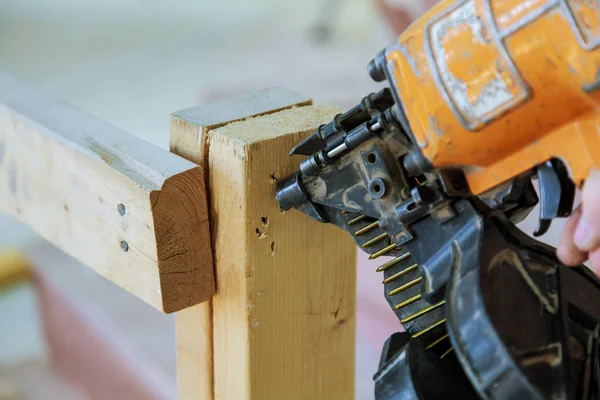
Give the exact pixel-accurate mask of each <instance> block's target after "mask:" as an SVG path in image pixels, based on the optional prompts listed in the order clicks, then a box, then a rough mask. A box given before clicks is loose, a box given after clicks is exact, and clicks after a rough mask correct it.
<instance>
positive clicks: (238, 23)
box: [0, 0, 561, 400]
mask: <svg viewBox="0 0 600 400" xmlns="http://www.w3.org/2000/svg"><path fill="white" fill-rule="evenodd" d="M432 3H435V0H395V1H386V0H302V1H294V2H292V1H284V0H219V1H208V0H194V1H192V0H176V1H165V0H143V1H142V0H120V1H116V0H102V1H100V0H88V1H76V0H53V1H43V0H38V1H32V0H0V69H2V70H5V71H6V72H8V73H10V74H12V75H13V76H15V77H17V78H18V79H20V80H22V81H24V82H26V83H29V84H31V85H34V86H37V87H38V88H40V89H42V90H44V91H46V92H48V93H49V94H51V95H53V96H55V97H58V98H62V99H64V100H66V101H68V102H70V103H72V104H73V105H75V106H76V107H78V108H81V109H83V110H84V111H86V112H88V113H90V114H92V115H94V116H96V117H98V118H100V119H103V120H105V121H107V122H109V123H111V124H113V125H116V126H117V127H119V128H121V129H124V130H125V131H128V132H130V133H132V134H134V135H136V136H138V137H140V138H142V139H144V140H146V141H148V142H150V143H153V144H155V145H157V146H160V147H162V148H165V149H167V148H168V124H169V115H170V113H171V112H173V111H176V110H180V109H184V108H188V107H192V106H194V105H199V104H202V103H208V102H212V101H215V100H219V99H222V98H225V97H229V96H234V95H237V94H242V93H247V92H251V91H254V90H258V89H263V88H266V87H273V86H280V87H285V88H287V89H290V90H294V91H297V92H300V93H303V94H305V95H308V96H311V97H313V99H314V100H315V102H317V103H328V104H333V105H337V106H341V107H344V108H347V107H350V106H352V105H354V104H355V103H356V102H357V101H359V100H360V99H361V98H362V97H363V96H364V95H365V94H367V93H370V92H371V91H374V90H377V88H378V85H377V84H375V83H373V82H372V81H371V79H370V78H369V77H368V75H367V73H366V64H367V63H368V61H369V60H370V59H371V58H372V57H373V56H374V55H375V54H376V52H377V51H379V50H380V49H381V48H382V47H384V46H385V45H386V44H389V43H390V42H391V41H393V40H394V39H395V37H396V36H397V35H398V33H399V32H401V31H402V30H403V29H404V28H405V27H406V26H407V25H408V24H409V23H410V21H411V20H413V19H414V18H416V17H418V16H419V15H420V14H421V13H422V12H423V11H425V10H426V9H427V8H428V7H429V6H431V4H432ZM535 214H536V212H535V211H534V215H533V216H532V217H531V218H529V219H528V221H526V222H525V223H524V229H525V230H526V231H527V232H532V231H533V229H534V225H535V223H536V221H535V218H536V217H535ZM560 225H561V224H556V225H555V226H554V228H553V229H552V231H551V233H550V234H549V235H548V236H547V239H548V240H549V241H550V242H551V243H553V242H555V241H556V237H557V234H558V232H559V231H560ZM8 249H21V250H22V251H23V252H24V253H25V254H26V255H27V256H28V257H29V259H31V260H32V261H33V264H34V265H35V267H36V270H38V271H39V273H36V274H35V280H36V282H37V283H38V287H39V288H41V289H39V293H37V294H36V292H35V291H34V289H33V288H32V286H31V285H29V284H19V285H12V286H10V287H4V288H2V287H0V399H9V398H10V399H12V398H27V399H44V400H45V399H86V398H90V396H89V393H86V389H84V387H85V388H89V387H94V385H96V386H101V385H102V374H100V373H96V374H95V375H96V377H95V378H94V379H95V380H94V379H92V381H91V382H90V381H86V382H85V385H82V384H78V383H77V378H80V377H81V376H84V375H85V374H84V372H85V371H72V370H68V368H67V370H61V371H60V373H57V372H56V371H57V369H56V368H53V364H55V363H59V364H60V363H61V362H62V361H65V360H62V359H61V357H68V356H69V355H68V354H66V352H64V348H65V346H66V343H68V345H69V346H71V347H73V346H80V345H81V348H79V347H78V351H80V352H84V353H85V352H90V356H91V357H95V356H96V355H95V354H94V351H96V352H97V353H98V352H100V351H102V349H106V348H112V349H118V351H116V352H115V353H114V354H112V353H111V354H108V355H107V354H106V353H105V354H103V355H102V357H98V360H99V361H98V365H97V366H96V367H97V368H96V369H97V371H100V370H103V366H104V365H103V364H102V363H103V362H105V361H106V359H107V357H108V359H109V360H112V361H115V360H118V362H116V363H113V365H118V367H113V370H112V371H110V370H108V371H107V372H104V373H112V374H120V373H123V380H127V379H129V378H128V377H127V376H126V372H124V371H125V370H129V369H127V367H128V366H131V367H132V368H133V369H134V370H136V371H137V374H138V375H139V376H138V377H137V378H140V379H141V380H142V381H148V382H150V384H151V388H150V389H148V388H146V389H143V388H139V392H130V393H129V394H128V395H127V396H129V397H126V396H125V395H124V397H123V398H129V399H131V398H150V397H148V396H150V394H148V393H146V392H144V390H150V392H152V393H153V394H154V395H156V396H155V397H154V396H153V397H151V398H157V399H159V398H160V399H175V398H176V383H175V343H174V329H173V318H172V316H166V315H162V314H159V313H158V312H157V311H155V310H153V309H151V308H150V307H149V306H146V305H145V304H142V303H141V302H140V301H138V300H136V299H135V298H133V297H132V296H130V295H129V294H128V293H125V292H124V291H122V290H120V289H118V288H116V287H115V286H113V285H112V284H111V283H110V282H108V281H106V280H104V279H103V278H101V277H100V276H98V275H96V274H95V273H94V272H92V271H91V270H89V269H87V268H83V267H81V266H80V265H78V264H77V263H76V262H75V261H73V260H71V259H70V258H68V257H66V256H65V255H63V254H61V253H60V252H59V251H57V250H55V249H53V248H52V247H50V246H49V245H48V244H46V243H45V242H43V241H42V240H41V239H39V238H38V237H36V236H35V235H34V234H32V233H31V232H30V231H29V230H28V229H26V228H25V227H24V226H22V225H21V224H19V223H18V222H16V221H14V220H12V219H10V218H9V217H7V216H4V215H2V214H0V253H2V252H3V251H6V250H8ZM23 262H25V261H23ZM1 266H2V265H1V261H0V267H1ZM375 267H376V265H373V264H370V263H369V262H368V261H367V260H366V257H365V256H364V255H362V254H360V255H359V276H358V283H357V284H358V338H357V339H358V340H357V361H358V362H357V382H356V385H357V399H371V398H373V394H372V391H373V385H372V381H371V377H372V375H373V373H374V372H375V371H376V369H377V363H378V359H379V352H380V349H381V346H382V344H383V341H384V340H385V339H386V338H387V337H388V335H389V334H391V333H392V332H394V331H396V330H398V329H399V323H398V322H397V320H396V319H395V317H394V316H393V314H392V313H391V311H390V310H389V307H388V306H387V303H386V302H385V300H384V298H383V288H382V285H381V283H380V280H381V277H380V276H378V275H377V274H376V273H375ZM36 295H37V296H39V297H40V298H41V301H40V302H39V303H38V302H37V300H36ZM71 299H77V301H72V300H71ZM38 304H41V307H40V306H39V305H38ZM49 316H53V317H54V319H53V321H54V322H50V321H49ZM56 324H70V325H72V326H73V329H72V330H73V332H84V331H85V332H88V331H89V332H88V333H89V335H91V336H92V337H93V341H92V342H93V343H95V344H96V345H94V346H89V345H88V346H83V345H82V344H81V340H78V339H79V338H78V337H77V336H78V335H74V337H70V338H64V337H61V336H56V335H55V336H53V332H54V330H55V328H56V326H55V325H56ZM78 324H79V325H78ZM87 340H90V339H89V338H88V339H87ZM88 343H89V342H88ZM90 347H92V348H90ZM50 354H51V355H52V357H50V356H49V355H50ZM63 364H65V365H67V364H68V363H66V362H65V363H63ZM88 375H89V374H88ZM92 375H94V373H92ZM72 378H75V379H72ZM86 379H87V378H86ZM90 385H91V386H90Z"/></svg>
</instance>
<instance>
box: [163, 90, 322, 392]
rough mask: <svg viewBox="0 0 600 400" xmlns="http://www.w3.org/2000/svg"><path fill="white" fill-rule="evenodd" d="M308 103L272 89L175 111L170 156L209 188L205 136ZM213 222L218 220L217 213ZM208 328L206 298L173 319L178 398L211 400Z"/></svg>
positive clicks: (210, 331)
mask: <svg viewBox="0 0 600 400" xmlns="http://www.w3.org/2000/svg"><path fill="white" fill-rule="evenodd" d="M307 104H312V101H311V99H310V98H307V97H305V96H302V95H299V94H297V93H294V92H290V91H287V90H285V89H279V88H271V89H265V90H262V91H260V92H257V93H250V94H247V95H241V96H238V97H236V98H232V99H227V100H224V101H220V102H216V103H212V104H207V105H204V106H201V107H193V108H189V109H186V110H182V111H178V112H176V113H173V115H172V116H171V133H170V148H171V151H172V152H173V153H175V154H178V155H180V156H182V157H184V158H186V159H188V160H190V161H192V162H194V163H197V164H199V165H201V166H203V167H204V171H205V182H206V185H207V186H208V178H209V176H208V135H209V133H210V132H211V131H212V130H214V129H217V128H219V127H221V126H224V125H227V124H228V123H231V122H234V121H239V120H242V119H245V118H249V117H254V116H258V115H264V114H269V113H272V112H275V111H277V110H281V109H285V108H289V107H293V106H302V105H307ZM209 200H210V196H209ZM213 218H214V219H215V220H216V215H215V214H213ZM212 324H213V321H212V301H210V300H209V301H207V302H205V303H202V304H198V305H197V306H194V307H191V308H189V309H187V310H184V311H182V312H179V313H177V315H176V316H175V334H176V342H177V386H178V394H179V398H181V399H203V400H211V399H213V398H214V379H213V372H214V371H213V337H212V334H213V325H212Z"/></svg>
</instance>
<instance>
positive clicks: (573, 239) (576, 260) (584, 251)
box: [556, 170, 600, 275]
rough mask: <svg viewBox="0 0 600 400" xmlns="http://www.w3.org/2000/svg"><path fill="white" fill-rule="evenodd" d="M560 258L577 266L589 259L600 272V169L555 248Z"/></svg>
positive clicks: (593, 267) (593, 172)
mask: <svg viewBox="0 0 600 400" xmlns="http://www.w3.org/2000/svg"><path fill="white" fill-rule="evenodd" d="M556 253H557V255H558V258H559V260H560V261H561V262H562V263H563V264H565V265H568V266H575V265H578V264H581V263H583V262H585V261H586V260H589V262H590V266H591V268H592V269H593V270H594V272H595V273H596V274H597V275H600V171H598V170H592V172H591V173H590V176H589V178H588V179H587V180H586V181H585V184H584V185H583V190H582V202H581V205H580V206H579V207H577V208H576V209H575V211H573V215H571V218H570V219H569V221H567V224H566V225H565V228H564V230H563V232H562V235H561V237H560V240H559V243H558V247H557V249H556Z"/></svg>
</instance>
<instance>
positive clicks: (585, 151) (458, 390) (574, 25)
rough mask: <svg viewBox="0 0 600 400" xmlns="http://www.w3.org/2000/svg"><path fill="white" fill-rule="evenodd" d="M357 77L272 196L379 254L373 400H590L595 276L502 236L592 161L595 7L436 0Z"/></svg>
mask: <svg viewBox="0 0 600 400" xmlns="http://www.w3.org/2000/svg"><path fill="white" fill-rule="evenodd" d="M368 69H369V74H370V75H371V77H372V78H373V79H374V80H376V81H379V82H381V81H387V83H388V85H389V87H388V88H384V89H382V90H381V91H379V92H377V93H373V94H370V95H369V96H366V97H365V98H364V99H363V100H362V101H361V102H360V104H359V105H357V106H356V107H354V108H352V109H350V110H348V111H347V112H345V113H343V114H340V115H338V116H336V117H335V118H334V120H333V121H332V122H330V123H329V124H326V125H322V126H321V127H319V128H318V129H317V131H316V132H315V133H313V134H312V135H311V136H309V137H308V138H306V139H305V140H303V141H302V142H301V143H299V144H298V145H296V146H295V147H294V148H293V149H292V151H291V154H292V155H304V156H306V158H305V159H304V161H302V162H301V164H300V169H299V171H298V172H297V173H295V174H294V175H292V176H290V177H288V178H286V179H284V180H283V181H281V182H280V183H279V184H278V188H277V194H276V197H277V200H278V201H279V204H280V206H281V207H282V209H284V210H287V209H290V208H296V209H298V210H299V211H301V212H303V213H305V214H306V215H308V216H309V217H311V218H313V219H315V220H318V221H320V222H324V223H332V224H334V225H336V226H338V227H340V228H342V229H344V230H346V231H348V232H349V233H350V234H351V235H352V237H353V239H354V240H355V242H356V243H357V244H358V245H359V246H360V247H361V248H362V249H363V250H364V251H366V252H367V253H369V254H370V255H371V256H370V258H371V259H376V258H379V257H389V256H391V257H392V258H391V259H389V260H388V261H387V262H385V263H384V264H383V265H381V266H380V267H379V268H378V269H377V271H378V272H381V273H383V275H384V279H383V284H384V288H385V297H386V299H387V301H388V303H389V304H390V306H391V308H392V310H393V312H394V313H395V314H396V316H397V317H398V319H399V321H400V322H401V323H402V325H403V326H404V328H405V330H406V332H403V333H398V334H395V335H392V337H390V339H388V342H386V344H385V346H384V349H383V352H382V356H381V362H380V366H379V371H378V372H377V374H376V375H375V378H374V379H375V392H376V398H377V399H378V400H393V399H407V400H412V399H418V400H429V399H448V398H461V399H470V398H474V399H475V398H482V399H546V398H547V399H569V400H570V399H589V400H592V399H593V400H598V399H600V280H598V278H597V277H595V276H594V275H593V274H591V273H590V272H589V271H588V270H587V268H586V267H584V266H579V267H577V268H566V267H564V266H563V265H561V264H560V262H559V261H558V260H557V259H556V257H555V254H554V249H552V248H550V247H549V246H546V245H544V244H542V243H540V242H537V241H536V240H534V239H532V238H530V237H528V236H527V235H525V234H523V233H522V232H520V231H519V230H518V229H517V228H516V227H515V225H514V224H515V223H517V222H519V221H521V220H522V219H523V218H524V217H525V216H526V215H527V214H528V213H529V212H531V210H532V209H533V207H534V206H536V205H537V204H538V203H539V206H540V207H539V208H540V226H539V228H538V229H537V231H536V232H535V233H534V235H535V236H539V235H542V234H543V233H545V232H546V231H547V229H548V228H549V226H550V223H551V221H552V220H553V219H554V218H557V217H566V216H569V215H570V213H571V211H572V207H573V198H574V191H575V188H576V186H581V185H582V184H583V182H584V180H585V178H586V177H587V176H588V175H589V172H590V170H591V169H592V168H600V1H599V0H462V1H450V0H446V1H441V2H440V3H439V4H438V5H437V6H435V7H433V8H432V9H431V10H430V11H428V12H427V13H426V14H425V15H423V16H422V17H421V18H420V19H419V20H418V21H416V22H415V23H414V24H413V25H412V26H410V27H409V28H408V29H407V30H406V31H405V32H404V33H403V34H402V35H401V37H400V38H399V40H398V42H397V43H395V44H393V45H391V46H389V47H388V48H386V49H384V50H383V51H382V52H380V53H379V54H378V55H377V56H376V57H375V58H374V59H373V60H372V61H371V62H370V64H369V68H368ZM532 179H537V180H538V181H539V188H540V190H539V195H538V192H536V190H535V189H534V187H533V185H532V182H531V181H532Z"/></svg>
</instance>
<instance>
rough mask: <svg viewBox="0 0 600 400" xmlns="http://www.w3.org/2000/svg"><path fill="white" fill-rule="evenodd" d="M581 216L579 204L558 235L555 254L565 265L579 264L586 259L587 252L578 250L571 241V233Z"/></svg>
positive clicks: (573, 231)
mask: <svg viewBox="0 0 600 400" xmlns="http://www.w3.org/2000/svg"><path fill="white" fill-rule="evenodd" d="M580 218H581V206H579V207H577V208H576V209H575V211H573V214H572V215H571V218H569V220H568V221H567V223H566V224H565V227H564V229H563V231H562V233H561V235H560V239H559V241H558V246H557V247H556V256H557V257H558V259H559V260H560V261H561V262H562V263H563V264H565V265H568V266H570V267H572V266H575V265H578V264H581V263H582V262H584V261H585V260H586V259H587V253H585V252H583V251H581V250H579V248H577V246H575V243H574V242H573V234H574V233H575V229H576V228H577V225H578V224H579V220H580Z"/></svg>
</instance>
